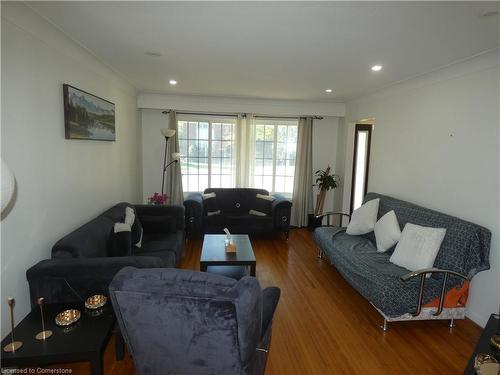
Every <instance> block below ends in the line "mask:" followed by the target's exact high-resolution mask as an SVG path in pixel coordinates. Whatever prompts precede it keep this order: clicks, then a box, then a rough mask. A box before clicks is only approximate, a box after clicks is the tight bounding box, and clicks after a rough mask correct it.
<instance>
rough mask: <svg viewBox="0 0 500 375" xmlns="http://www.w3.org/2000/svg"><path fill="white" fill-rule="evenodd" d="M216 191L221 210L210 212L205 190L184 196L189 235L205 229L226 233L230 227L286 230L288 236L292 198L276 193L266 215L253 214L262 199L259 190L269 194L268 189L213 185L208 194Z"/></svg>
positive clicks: (243, 231) (238, 231) (239, 231)
mask: <svg viewBox="0 0 500 375" xmlns="http://www.w3.org/2000/svg"><path fill="white" fill-rule="evenodd" d="M208 193H215V194H216V195H217V198H216V200H217V204H218V208H219V209H220V211H221V213H220V214H218V215H213V216H209V215H208V214H207V210H206V208H205V206H204V202H203V197H202V194H201V193H190V194H189V195H188V196H187V197H186V199H185V200H184V207H185V208H186V232H187V233H188V235H189V236H195V235H199V234H203V233H223V229H224V228H228V229H229V231H230V232H231V233H234V234H255V233H273V232H282V233H285V235H286V236H287V237H288V232H289V230H290V214H291V210H292V202H291V201H290V200H289V199H287V198H285V197H284V196H282V195H279V194H275V195H273V197H274V198H275V199H274V200H273V201H272V202H269V207H268V208H267V209H266V210H262V209H261V211H265V212H264V213H265V214H266V215H265V216H256V215H251V214H249V211H250V210H252V209H255V208H256V207H259V205H260V204H262V202H259V200H260V201H262V199H259V198H257V194H262V195H269V192H268V191H267V190H263V189H251V188H227V189H224V188H219V189H215V188H210V189H205V191H204V194H208Z"/></svg>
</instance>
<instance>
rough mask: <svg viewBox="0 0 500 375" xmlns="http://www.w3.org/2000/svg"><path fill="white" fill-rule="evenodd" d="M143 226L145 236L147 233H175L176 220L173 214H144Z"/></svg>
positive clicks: (142, 218)
mask: <svg viewBox="0 0 500 375" xmlns="http://www.w3.org/2000/svg"><path fill="white" fill-rule="evenodd" d="M141 223H142V227H143V229H144V232H145V233H144V235H143V238H144V237H145V236H146V233H147V234H162V233H175V232H176V231H177V229H176V221H175V218H174V217H172V216H156V215H143V216H142V217H141Z"/></svg>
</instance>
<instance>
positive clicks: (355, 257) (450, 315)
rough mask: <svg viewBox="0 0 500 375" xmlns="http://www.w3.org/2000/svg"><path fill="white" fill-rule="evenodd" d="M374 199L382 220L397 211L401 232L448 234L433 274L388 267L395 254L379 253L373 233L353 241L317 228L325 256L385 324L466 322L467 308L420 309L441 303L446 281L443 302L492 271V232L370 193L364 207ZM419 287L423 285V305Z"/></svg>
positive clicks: (335, 229) (339, 231)
mask: <svg viewBox="0 0 500 375" xmlns="http://www.w3.org/2000/svg"><path fill="white" fill-rule="evenodd" d="M376 198H380V203H379V212H378V218H380V217H382V216H383V215H384V214H386V213H387V212H389V211H391V210H394V212H395V213H396V216H397V218H398V222H399V225H400V227H401V230H403V228H404V226H405V224H406V223H408V222H409V223H414V224H417V225H421V226H428V227H437V228H446V236H445V238H444V240H443V242H442V244H441V247H440V250H439V252H438V254H437V256H436V260H435V262H434V268H433V269H431V270H424V271H423V272H418V271H415V272H410V271H409V270H407V269H405V268H402V267H399V266H397V265H395V264H393V263H391V262H390V261H389V258H390V256H391V254H392V252H393V251H394V248H392V249H390V250H388V251H387V252H385V253H379V252H377V249H376V244H375V236H374V233H373V232H371V233H368V234H366V235H362V236H352V235H348V234H347V233H346V231H345V228H339V227H319V228H316V230H315V231H314V240H315V242H316V244H317V245H318V246H319V247H320V251H321V253H322V255H324V256H326V258H327V259H328V260H329V261H330V263H332V264H333V265H334V266H335V267H336V268H337V270H338V271H339V272H340V273H341V275H342V276H343V277H344V278H345V280H346V281H347V282H349V284H351V285H352V286H353V287H354V289H356V290H357V291H358V292H359V293H360V294H361V295H363V296H364V297H365V298H366V299H367V300H368V301H369V302H370V303H371V304H372V305H373V306H374V307H375V308H376V309H377V310H378V311H379V312H380V313H381V314H382V316H383V317H384V319H386V321H395V320H410V319H454V318H463V317H464V314H465V307H464V305H461V306H455V307H456V309H447V308H445V309H441V308H439V309H438V311H436V308H433V309H431V311H430V312H429V311H427V312H425V311H424V309H422V311H421V307H422V306H425V305H426V304H428V303H429V302H431V301H433V300H435V299H438V300H439V299H440V296H441V288H442V285H443V280H444V278H445V277H446V279H447V280H446V285H445V290H444V296H446V294H447V293H448V292H449V291H450V290H452V289H453V288H455V289H457V288H459V289H460V288H463V286H464V283H466V285H465V286H466V287H467V286H468V282H469V280H470V279H471V278H472V277H473V276H474V275H475V274H477V273H478V272H480V271H483V270H487V269H489V249H490V239H491V233H490V231H489V230H487V229H486V228H483V227H481V226H479V225H476V224H473V223H470V222H467V221H464V220H461V219H458V218H456V217H453V216H449V215H446V214H443V213H440V212H437V211H433V210H430V209H427V208H424V207H420V206H417V205H415V204H412V203H409V202H406V201H402V200H398V199H395V198H392V197H388V196H384V195H380V194H376V193H368V194H367V196H366V197H365V199H364V201H365V202H367V201H370V200H372V199H376ZM436 268H437V270H436ZM431 275H432V276H431ZM425 276H431V277H428V278H426V277H425ZM421 283H425V285H424V287H423V288H422V290H423V294H422V298H421V300H420V302H421V303H419V297H420V296H419V292H420V286H421ZM465 289H467V288H465ZM465 293H467V291H465ZM466 298H467V296H465V299H466ZM440 302H441V301H440ZM441 307H442V306H441ZM445 307H449V306H445ZM441 310H442V311H441ZM437 312H438V313H439V314H436V313H437Z"/></svg>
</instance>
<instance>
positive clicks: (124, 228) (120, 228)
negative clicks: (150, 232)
mask: <svg viewBox="0 0 500 375" xmlns="http://www.w3.org/2000/svg"><path fill="white" fill-rule="evenodd" d="M113 229H114V232H115V233H120V232H130V231H131V230H132V228H130V225H128V224H127V223H115V226H114V228H113Z"/></svg>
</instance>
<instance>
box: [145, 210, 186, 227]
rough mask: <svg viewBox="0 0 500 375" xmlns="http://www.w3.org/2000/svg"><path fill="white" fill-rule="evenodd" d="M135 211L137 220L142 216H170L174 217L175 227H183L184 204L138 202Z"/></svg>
mask: <svg viewBox="0 0 500 375" xmlns="http://www.w3.org/2000/svg"><path fill="white" fill-rule="evenodd" d="M135 212H137V216H138V217H139V220H141V217H144V216H170V217H173V218H175V223H176V228H177V229H179V230H183V229H184V206H181V205H154V204H138V205H136V206H135Z"/></svg>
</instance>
